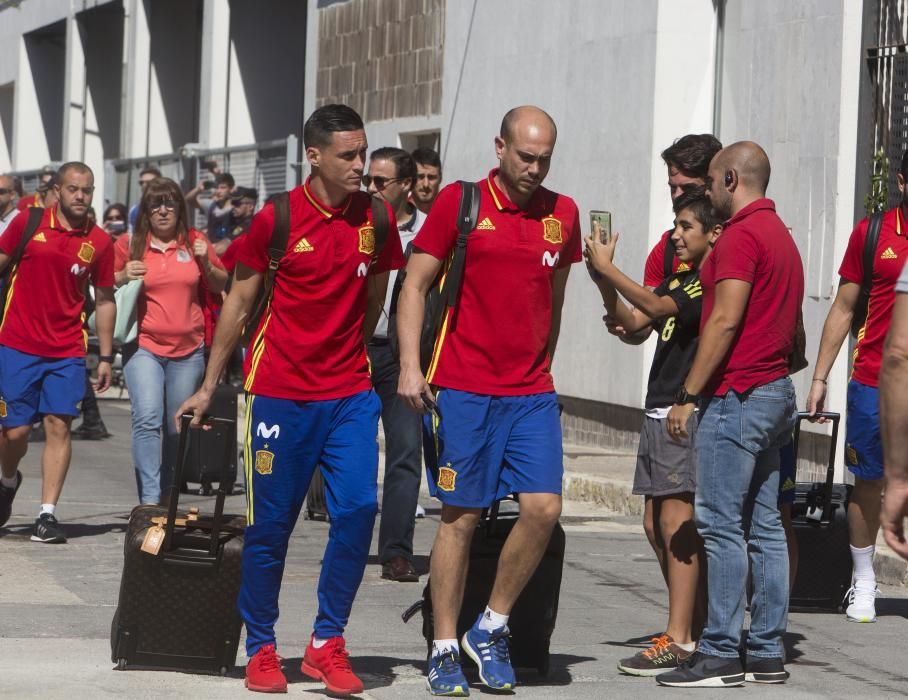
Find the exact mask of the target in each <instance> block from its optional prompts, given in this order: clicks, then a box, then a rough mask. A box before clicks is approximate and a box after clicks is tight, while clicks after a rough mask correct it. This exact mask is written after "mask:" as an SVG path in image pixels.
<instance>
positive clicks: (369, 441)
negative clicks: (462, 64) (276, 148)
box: [175, 105, 404, 695]
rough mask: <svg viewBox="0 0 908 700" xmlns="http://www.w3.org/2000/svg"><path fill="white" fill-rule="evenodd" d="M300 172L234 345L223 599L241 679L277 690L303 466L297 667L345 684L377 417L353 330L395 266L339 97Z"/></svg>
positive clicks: (240, 307) (245, 286)
mask: <svg viewBox="0 0 908 700" xmlns="http://www.w3.org/2000/svg"><path fill="white" fill-rule="evenodd" d="M303 142H304V144H305V147H306V160H307V161H308V162H309V165H310V166H311V168H312V175H311V177H310V178H309V179H308V180H306V183H305V184H304V185H303V186H302V187H297V188H296V189H294V190H291V191H290V193H289V198H290V235H289V238H288V242H287V248H286V252H285V254H284V256H283V258H282V259H281V263H280V267H279V268H278V271H277V276H276V278H275V282H274V289H273V292H272V295H271V299H270V302H269V304H268V307H267V309H266V311H265V313H264V314H263V315H262V320H261V322H260V323H259V326H258V328H257V329H256V334H255V337H254V339H253V341H252V343H251V345H250V347H249V350H248V352H247V355H246V367H245V371H246V385H245V386H246V391H247V392H248V399H247V406H246V440H245V454H246V458H245V464H246V484H247V491H246V503H247V510H246V519H247V527H246V538H245V542H244V547H243V579H242V583H241V586H240V594H239V598H238V600H237V605H238V607H239V610H240V615H241V616H242V618H243V621H244V622H245V624H246V654H247V656H248V657H249V663H248V665H247V666H246V687H247V688H249V689H250V690H257V691H262V692H285V691H286V690H287V679H286V677H285V676H284V674H283V672H282V671H281V667H280V657H279V656H278V655H277V651H276V640H275V633H274V625H275V623H276V622H277V616H278V593H279V591H280V586H281V577H282V575H283V570H284V560H285V559H286V556H287V544H288V541H289V538H290V534H291V533H292V532H293V527H294V525H295V524H296V520H297V518H298V517H299V513H300V508H301V507H302V504H303V500H304V498H305V496H306V491H307V490H308V488H309V482H310V481H311V479H312V474H313V473H314V471H315V469H316V468H318V467H319V465H320V466H321V469H322V474H323V475H324V478H325V484H326V490H325V491H326V497H327V502H328V513H329V515H330V517H331V529H330V532H329V535H328V545H327V547H326V548H325V555H324V558H323V560H322V561H323V565H322V571H321V577H320V578H319V584H318V615H317V616H316V618H315V627H314V632H313V634H312V636H311V638H310V642H309V646H308V647H307V648H306V651H305V655H304V658H303V664H302V671H303V673H305V674H306V675H307V676H310V677H312V678H316V679H321V680H323V681H324V682H325V684H326V685H327V687H328V690H329V691H330V692H332V693H337V694H344V695H347V694H350V693H358V692H361V691H362V689H363V684H362V681H360V679H359V678H357V677H356V675H355V674H354V673H353V670H352V668H351V667H350V662H349V660H348V657H347V651H346V648H345V641H344V637H343V634H344V629H345V627H346V625H347V621H348V619H349V616H350V610H351V608H352V606H353V599H354V597H355V595H356V591H357V589H358V588H359V584H360V582H361V581H362V577H363V572H364V571H365V567H366V559H367V558H368V555H369V546H370V544H371V542H372V527H373V525H374V523H375V514H376V512H377V510H378V505H377V500H378V497H377V477H378V442H377V440H376V436H377V434H378V415H379V412H380V410H381V402H380V401H379V398H378V396H376V394H375V392H374V391H373V390H372V383H371V380H370V377H369V366H368V361H367V358H366V341H367V340H369V338H370V337H371V335H372V332H373V331H374V330H375V324H376V323H377V322H378V316H379V314H380V313H381V308H382V304H383V303H384V299H385V291H386V289H387V284H388V273H389V271H390V270H391V269H397V268H400V267H402V266H403V263H404V257H403V251H402V250H401V246H400V237H399V236H398V234H397V225H396V222H395V220H394V214H393V212H392V211H391V209H390V207H389V206H387V205H386V204H385V205H384V206H385V207H386V209H387V212H388V218H389V223H390V225H389V230H388V238H387V241H386V242H385V245H384V248H383V249H382V250H381V251H379V250H377V249H376V240H375V228H374V226H373V222H372V209H371V198H370V197H369V195H368V194H367V193H365V192H362V191H360V183H361V180H362V176H363V169H364V166H365V159H366V152H367V149H368V143H367V142H366V134H365V131H364V130H363V122H362V119H360V117H359V115H358V114H357V113H356V112H355V111H354V110H352V109H350V107H347V106H346V105H325V106H323V107H319V108H318V109H317V110H315V112H313V113H312V115H311V116H310V117H309V119H308V120H307V121H306V124H305V127H304V128H303ZM274 217H275V214H274V205H273V204H267V205H265V207H264V208H263V209H262V211H260V212H259V213H258V214H256V216H255V217H254V218H253V220H252V226H251V228H250V230H249V233H247V234H245V236H244V238H245V239H246V242H245V244H244V245H243V246H242V247H241V249H240V251H239V256H238V262H237V266H236V270H235V277H234V280H233V286H232V287H231V289H230V293H229V294H228V296H227V300H226V301H225V302H224V307H223V309H222V311H221V316H220V319H219V320H218V325H217V329H216V332H215V337H214V345H213V347H212V349H211V357H210V359H209V363H208V371H207V372H206V374H205V380H204V382H203V384H202V388H201V389H199V391H198V393H197V394H196V395H195V396H193V397H191V398H189V399H188V400H187V401H186V403H184V404H183V406H181V407H180V411H179V412H178V415H177V416H176V417H175V418H176V419H177V420H179V415H180V414H182V413H184V412H186V411H191V412H194V413H195V415H196V422H197V421H198V420H199V418H200V417H201V414H202V413H203V412H204V411H205V410H206V409H207V407H208V405H209V403H210V402H211V396H212V394H213V392H214V389H215V387H216V386H217V383H218V378H219V377H220V376H221V373H222V372H223V371H224V367H225V365H226V363H227V360H228V358H229V357H230V354H231V353H232V351H233V348H234V346H235V345H236V343H237V342H238V341H239V338H240V336H241V334H242V331H243V327H244V325H245V321H246V319H247V317H248V314H249V313H250V310H251V309H252V305H253V302H254V301H255V299H256V297H257V295H258V293H259V291H260V290H261V288H262V280H263V277H264V273H265V271H266V270H267V269H268V264H269V255H268V248H269V244H270V241H271V232H272V228H273V226H274Z"/></svg>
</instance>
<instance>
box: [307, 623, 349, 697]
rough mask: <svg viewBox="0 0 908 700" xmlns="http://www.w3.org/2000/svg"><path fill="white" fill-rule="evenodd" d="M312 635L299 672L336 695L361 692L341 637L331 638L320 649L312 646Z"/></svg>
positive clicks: (313, 638) (313, 636)
mask: <svg viewBox="0 0 908 700" xmlns="http://www.w3.org/2000/svg"><path fill="white" fill-rule="evenodd" d="M314 640H315V635H314V634H313V635H312V637H311V639H310V640H309V646H307V647H306V653H305V655H304V656H303V665H302V667H301V669H300V670H301V671H302V672H303V673H305V674H306V675H307V676H309V678H314V679H316V680H320V681H323V682H324V683H325V685H326V686H327V687H328V690H329V691H330V692H332V693H335V694H336V695H353V694H354V693H361V692H363V682H362V681H361V680H360V679H359V678H357V677H356V674H355V673H353V669H352V668H350V661H349V658H348V656H349V655H348V654H347V649H346V648H345V647H346V645H345V642H344V638H343V637H332V638H331V639H329V640H328V641H327V642H326V643H325V645H324V646H323V647H322V648H321V649H316V648H315V647H314V646H312V642H313V641H314Z"/></svg>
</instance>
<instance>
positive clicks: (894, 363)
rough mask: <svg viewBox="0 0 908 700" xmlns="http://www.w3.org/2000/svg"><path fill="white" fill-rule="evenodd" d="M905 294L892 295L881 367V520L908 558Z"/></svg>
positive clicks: (907, 324)
mask: <svg viewBox="0 0 908 700" xmlns="http://www.w3.org/2000/svg"><path fill="white" fill-rule="evenodd" d="M906 396H908V294H905V293H899V294H896V297H895V307H894V309H893V312H892V323H891V325H890V328H889V335H888V336H887V337H886V345H885V349H884V350H883V364H882V368H881V371H880V418H881V421H880V427H881V429H882V433H883V461H884V463H885V470H886V492H885V494H884V496H883V509H882V511H881V514H880V521H881V525H882V527H883V536H884V538H885V539H886V544H888V545H889V546H890V547H892V549H893V550H894V551H895V552H897V553H898V554H899V556H901V557H903V558H905V559H908V542H906V541H905V529H904V521H905V518H906V517H908V401H905V397H906Z"/></svg>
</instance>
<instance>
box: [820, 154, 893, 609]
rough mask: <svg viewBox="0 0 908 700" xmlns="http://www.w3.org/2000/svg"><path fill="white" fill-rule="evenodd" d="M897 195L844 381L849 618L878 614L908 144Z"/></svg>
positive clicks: (843, 295) (846, 319) (854, 284)
mask: <svg viewBox="0 0 908 700" xmlns="http://www.w3.org/2000/svg"><path fill="white" fill-rule="evenodd" d="M896 178H897V180H898V185H899V191H900V192H901V193H902V201H901V203H900V204H899V206H897V207H895V208H894V209H890V210H889V211H887V212H885V213H884V214H883V215H882V217H883V218H882V222H881V226H880V234H879V240H878V241H877V245H876V251H875V253H874V255H873V284H872V286H871V287H870V299H869V303H868V306H867V320H866V321H865V322H864V325H863V327H862V328H861V330H860V332H859V333H858V340H857V345H856V346H855V348H854V364H853V368H852V374H851V379H850V381H849V382H848V415H847V424H846V426H845V466H846V467H848V471H850V472H851V473H852V474H854V488H853V489H852V491H851V500H850V501H849V503H848V534H849V539H850V540H851V559H852V563H853V565H854V572H853V583H852V587H851V590H849V591H848V605H847V607H846V609H845V615H846V617H847V619H848V620H851V621H852V622H874V621H875V620H876V605H875V599H876V595H877V587H876V574H875V573H874V571H873V552H874V548H875V545H876V538H877V533H878V532H879V527H880V494H881V493H882V490H883V484H884V478H883V476H884V474H883V471H884V470H883V443H882V436H881V434H880V392H879V386H880V381H879V379H880V363H881V358H882V354H883V343H884V341H885V340H886V334H887V333H888V332H889V325H890V321H891V319H892V308H893V306H894V304H895V285H896V282H897V281H898V278H899V274H900V273H901V271H902V268H903V267H904V265H905V260H906V259H908V239H906V238H905V236H906V235H908V185H906V182H908V151H905V153H904V154H903V155H902V163H901V167H900V168H899V173H898V175H897V176H896ZM869 225H870V219H869V218H868V219H862V220H861V221H860V222H858V225H857V226H855V228H854V231H853V232H852V233H851V238H850V239H849V240H848V246H847V248H846V249H845V257H844V258H843V260H842V265H841V267H839V289H838V292H836V297H835V300H834V301H833V302H832V307H830V309H829V314H828V315H827V316H826V323H825V324H824V325H823V335H822V337H821V338H820V350H819V352H818V353H817V361H816V364H815V365H814V375H813V383H812V384H811V386H810V394H809V395H808V396H807V410H808V411H809V412H810V413H815V412H817V411H822V410H823V406H824V404H825V402H826V379H827V377H828V376H829V372H830V370H831V369H832V364H833V363H834V362H835V358H836V355H838V353H839V348H841V346H842V342H843V341H844V340H845V337H846V336H847V335H848V330H849V328H850V327H851V320H852V317H853V316H854V310H855V307H856V305H857V303H858V298H859V296H860V293H861V285H862V284H863V281H864V241H865V239H866V237H867V230H868V228H869Z"/></svg>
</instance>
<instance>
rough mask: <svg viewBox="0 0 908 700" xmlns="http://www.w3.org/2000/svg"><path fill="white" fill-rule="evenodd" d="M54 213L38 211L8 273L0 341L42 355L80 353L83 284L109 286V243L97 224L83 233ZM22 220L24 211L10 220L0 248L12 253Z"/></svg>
mask: <svg viewBox="0 0 908 700" xmlns="http://www.w3.org/2000/svg"><path fill="white" fill-rule="evenodd" d="M56 212H57V210H56V208H54V209H45V210H44V217H43V218H42V219H41V225H40V226H39V227H38V230H37V231H35V234H34V236H32V239H31V240H30V241H29V242H28V244H27V245H26V246H25V251H24V252H23V254H22V260H21V262H20V263H19V266H18V269H17V270H16V271H15V273H14V274H13V277H12V283H11V285H10V290H9V296H8V297H7V309H6V314H5V315H4V317H3V325H2V326H0V345H5V346H6V347H10V348H13V349H14V350H18V351H20V352H25V353H28V354H30V355H40V356H42V357H81V356H83V355H84V354H85V336H84V335H83V334H82V321H83V317H82V314H83V311H82V309H83V306H84V305H85V292H86V290H87V284H88V281H89V280H91V283H92V284H93V285H94V286H95V287H113V284H114V251H113V243H112V242H111V240H110V236H108V235H107V234H106V233H105V232H104V231H102V230H101V229H100V228H98V227H97V226H92V228H91V230H89V231H87V232H86V231H81V230H72V231H70V230H68V229H65V228H63V227H62V226H61V225H60V222H59V219H58V218H57V214H56ZM27 223H28V212H27V211H25V212H22V213H21V214H19V215H18V216H17V217H16V218H15V219H13V220H12V222H10V225H9V227H8V228H7V229H6V232H5V233H4V235H3V237H2V238H0V251H2V252H3V253H5V254H6V255H12V254H13V253H14V252H15V250H16V246H17V245H18V244H19V241H20V239H21V238H22V233H23V232H24V231H25V226H26V224H27Z"/></svg>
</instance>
